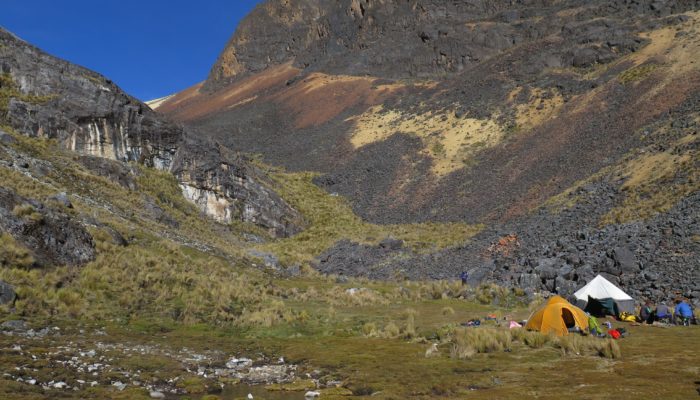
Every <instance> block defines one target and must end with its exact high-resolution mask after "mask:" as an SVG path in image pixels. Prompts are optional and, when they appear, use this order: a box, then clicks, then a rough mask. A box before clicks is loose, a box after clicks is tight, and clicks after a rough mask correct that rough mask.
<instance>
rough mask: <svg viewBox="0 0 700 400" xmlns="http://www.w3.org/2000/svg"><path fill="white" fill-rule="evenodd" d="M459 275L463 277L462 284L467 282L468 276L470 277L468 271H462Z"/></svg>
mask: <svg viewBox="0 0 700 400" xmlns="http://www.w3.org/2000/svg"><path fill="white" fill-rule="evenodd" d="M459 277H460V278H461V279H462V286H464V285H466V284H467V278H469V274H467V271H462V273H461V274H460V275H459Z"/></svg>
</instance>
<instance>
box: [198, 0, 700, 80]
mask: <svg viewBox="0 0 700 400" xmlns="http://www.w3.org/2000/svg"><path fill="white" fill-rule="evenodd" d="M586 3H587V4H586ZM586 3H583V2H581V1H551V0H536V1H510V0H498V1H485V0H484V1H481V0H480V1H442V0H428V1H425V0H410V1H400V2H397V1H381V0H380V1H370V0H342V1H332V2H328V1H322V0H285V1H266V2H264V3H263V4H261V5H260V6H258V7H257V8H256V9H255V10H254V11H253V12H252V13H251V14H250V16H248V17H247V18H246V19H245V20H244V21H243V22H242V23H241V24H240V26H239V27H238V29H237V31H236V33H235V34H234V35H233V37H232V38H231V40H230V41H229V42H228V44H227V45H226V48H225V49H224V51H223V52H222V54H221V56H220V57H219V59H218V60H217V62H216V64H215V65H214V67H213V68H212V70H211V73H210V76H209V79H208V81H207V87H208V88H214V87H221V85H222V84H223V83H225V82H227V81H229V80H230V79H231V78H234V77H236V76H239V75H241V74H245V73H250V72H259V71H262V70H264V69H266V68H269V67H271V66H275V65H280V64H284V63H286V62H292V63H293V64H294V65H295V66H297V67H300V68H310V69H312V70H321V71H325V72H332V73H335V74H350V75H371V76H376V77H384V78H409V77H413V78H416V77H423V78H425V77H435V76H440V75H443V74H453V73H458V72H462V71H464V70H468V69H470V68H471V67H473V66H476V65H478V64H479V63H482V62H483V61H485V60H487V59H489V58H491V57H493V56H496V55H499V54H501V53H503V52H505V51H508V50H509V49H512V48H515V47H517V46H522V45H523V44H525V43H534V42H537V41H540V40H543V39H545V38H548V37H549V38H551V37H555V36H560V37H562V38H564V39H565V40H567V41H568V42H569V43H570V46H561V47H559V46H556V47H554V46H553V47H552V48H551V49H549V51H546V52H542V53H539V54H538V55H537V56H538V59H537V60H536V63H533V64H532V65H531V68H533V69H534V68H538V67H564V66H569V65H575V66H587V65H591V64H593V63H596V62H602V63H607V62H610V61H612V60H614V59H616V58H618V57H619V56H620V55H624V54H626V53H628V52H630V51H634V50H635V49H637V48H638V47H639V45H640V44H639V41H638V40H636V38H635V37H634V35H630V33H631V31H632V27H631V26H630V25H629V22H630V21H625V19H627V18H629V17H635V18H640V17H641V16H649V17H653V16H656V17H658V16H665V15H670V14H674V13H677V12H682V11H685V10H687V9H688V8H689V7H690V6H692V4H693V3H694V2H693V1H663V2H661V1H652V0H645V1H598V2H594V3H595V4H592V3H591V2H586ZM538 64H539V65H538Z"/></svg>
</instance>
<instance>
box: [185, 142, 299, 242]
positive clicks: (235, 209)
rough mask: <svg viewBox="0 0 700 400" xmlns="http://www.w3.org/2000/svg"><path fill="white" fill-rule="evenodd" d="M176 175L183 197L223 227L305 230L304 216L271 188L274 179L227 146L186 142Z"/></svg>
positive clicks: (276, 233) (290, 232)
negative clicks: (236, 224) (247, 225)
mask: <svg viewBox="0 0 700 400" xmlns="http://www.w3.org/2000/svg"><path fill="white" fill-rule="evenodd" d="M172 172H173V174H175V176H176V177H177V179H178V181H179V182H180V187H181V188H182V192H183V194H184V196H185V198H187V199H188V200H190V201H192V202H193V203H194V204H196V205H197V206H198V207H199V208H200V209H201V210H202V211H203V212H205V213H206V214H207V215H209V216H210V217H212V218H214V219H215V220H217V221H219V222H221V223H225V224H229V223H231V222H232V221H235V220H239V221H244V222H250V223H253V224H256V225H258V226H261V227H263V228H265V229H267V230H268V232H269V233H270V234H272V235H274V236H290V235H293V234H295V233H297V232H299V231H300V230H301V227H302V226H303V223H304V221H303V219H302V217H301V215H300V214H299V213H298V212H297V211H296V210H294V209H293V208H292V207H290V206H289V205H288V204H287V203H286V202H285V201H284V200H282V198H280V197H279V195H277V193H275V192H274V190H273V189H271V187H272V186H273V183H272V181H270V179H269V178H268V177H267V176H265V174H264V173H263V172H262V171H261V170H260V169H258V168H257V167H255V166H254V165H253V164H251V163H249V162H248V161H247V160H245V159H244V158H243V157H242V156H241V155H239V154H236V153H234V152H232V151H231V150H229V149H228V148H226V147H223V146H220V145H218V144H216V143H213V142H208V141H204V140H196V141H195V140H190V139H187V140H186V141H185V145H183V146H181V151H178V152H177V153H176V156H175V160H174V163H173V169H172Z"/></svg>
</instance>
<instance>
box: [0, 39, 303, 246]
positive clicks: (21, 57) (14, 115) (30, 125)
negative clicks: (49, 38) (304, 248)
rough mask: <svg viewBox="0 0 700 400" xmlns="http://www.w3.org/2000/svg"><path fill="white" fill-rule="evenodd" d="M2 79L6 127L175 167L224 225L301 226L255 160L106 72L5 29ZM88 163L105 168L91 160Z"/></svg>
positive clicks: (186, 190)
mask: <svg viewBox="0 0 700 400" xmlns="http://www.w3.org/2000/svg"><path fill="white" fill-rule="evenodd" d="M0 77H1V78H2V79H0V91H1V94H2V96H0V125H7V126H9V127H11V128H13V129H14V130H16V131H17V132H19V133H21V134H23V135H27V136H31V137H41V138H49V139H55V140H57V141H58V142H59V143H60V144H61V145H62V146H63V147H65V148H67V149H70V150H73V151H75V152H78V153H80V154H83V155H87V156H93V157H100V158H105V159H110V160H115V161H119V162H139V163H142V164H144V165H146V166H149V167H154V168H158V169H162V170H168V171H173V172H174V173H175V175H176V176H177V177H179V178H181V179H182V182H181V185H182V188H183V194H184V196H185V197H187V198H188V199H189V200H191V201H192V202H194V203H195V204H197V205H198V206H199V207H200V208H201V209H202V211H204V212H205V213H206V214H207V215H209V216H210V217H212V218H214V219H215V220H217V221H219V222H222V223H231V222H233V221H234V220H240V221H245V222H252V223H255V224H258V225H260V226H262V227H263V228H265V229H267V230H268V231H269V232H270V233H271V234H272V235H276V236H289V235H292V234H294V233H296V232H298V231H299V230H300V227H301V225H302V221H301V217H300V216H299V214H298V213H297V212H296V211H295V210H293V209H292V208H291V207H290V206H289V205H288V204H287V203H285V202H284V200H282V199H281V198H280V197H279V196H277V195H276V194H275V193H274V190H273V189H272V188H271V187H270V182H269V181H268V180H266V179H265V178H264V177H263V175H264V174H263V173H262V172H261V171H259V170H257V169H256V168H255V167H253V166H252V165H250V163H249V162H248V161H247V160H245V159H244V158H242V157H236V156H229V154H231V152H230V151H229V150H227V149H224V148H223V147H222V146H220V145H218V144H216V143H212V142H208V141H204V140H199V139H198V137H199V135H193V134H191V133H190V132H189V131H187V130H185V129H184V128H183V127H182V126H180V125H178V124H175V123H172V122H170V121H168V120H166V119H164V118H163V117H161V116H159V115H158V114H156V113H155V112H153V110H151V109H150V108H149V107H148V106H147V105H146V104H144V103H142V102H141V101H139V100H137V99H135V98H133V97H131V96H129V95H127V94H126V93H124V92H123V91H122V90H121V89H120V88H119V87H118V86H117V85H115V84H114V83H113V82H112V81H110V80H108V79H106V78H105V77H103V76H101V75H99V74H97V73H95V72H92V71H90V70H87V69H85V68H82V67H79V66H76V65H73V64H71V63H68V62H66V61H63V60H60V59H57V58H55V57H52V56H50V55H48V54H46V53H44V52H42V51H41V50H39V49H37V48H36V47H34V46H32V45H30V44H28V43H26V42H24V41H23V40H21V39H19V38H17V37H16V36H14V35H13V34H11V33H9V32H7V31H5V30H3V29H2V28H0ZM8 137H9V136H8ZM200 160H201V161H200ZM87 164H89V166H90V167H93V168H98V169H99V168H100V167H101V164H100V163H98V162H94V161H90V160H89V159H88V162H87ZM107 166H109V171H105V172H104V173H101V174H102V175H107V176H111V175H114V173H113V172H114V171H113V170H115V167H114V166H113V165H111V164H109V165H107ZM126 184H127V185H128V182H126Z"/></svg>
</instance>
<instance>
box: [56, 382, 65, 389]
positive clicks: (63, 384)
mask: <svg viewBox="0 0 700 400" xmlns="http://www.w3.org/2000/svg"><path fill="white" fill-rule="evenodd" d="M52 386H53V388H54V389H65V388H67V387H68V384H67V383H65V382H56V383H54V384H53V385H52Z"/></svg>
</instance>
